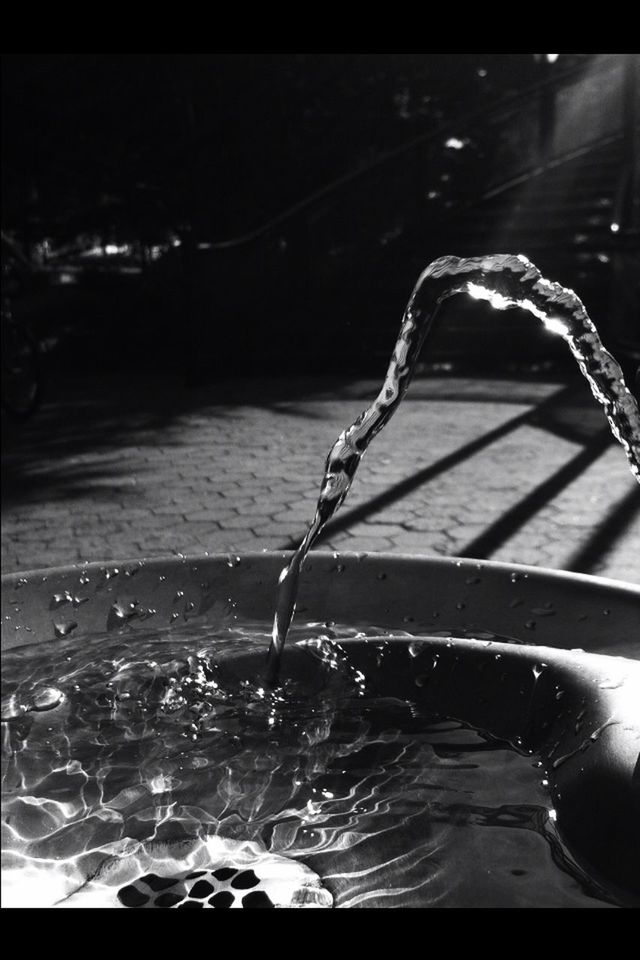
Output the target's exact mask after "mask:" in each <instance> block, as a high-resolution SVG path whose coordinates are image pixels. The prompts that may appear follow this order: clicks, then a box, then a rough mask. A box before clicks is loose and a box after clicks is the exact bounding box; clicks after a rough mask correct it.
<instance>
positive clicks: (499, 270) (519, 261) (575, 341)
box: [266, 254, 640, 685]
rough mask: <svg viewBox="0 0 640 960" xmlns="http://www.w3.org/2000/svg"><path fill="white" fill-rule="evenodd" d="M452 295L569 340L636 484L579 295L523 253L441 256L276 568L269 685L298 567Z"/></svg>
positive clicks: (615, 392)
mask: <svg viewBox="0 0 640 960" xmlns="http://www.w3.org/2000/svg"><path fill="white" fill-rule="evenodd" d="M457 293H467V294H469V295H470V296H472V297H474V298H475V299H478V300H488V301H489V303H490V304H491V305H492V306H493V307H495V308H497V309H500V310H501V309H505V308H506V307H514V306H516V307H521V308H523V309H525V310H527V311H529V313H532V314H534V316H536V317H538V318H539V319H540V320H542V322H543V323H544V325H545V327H546V328H547V330H551V331H552V332H554V333H557V334H559V335H560V336H561V337H562V339H563V340H564V341H565V343H567V345H568V346H569V349H570V350H571V353H572V354H573V356H574V357H575V360H576V362H577V363H578V366H579V367H580V370H581V371H582V373H583V374H584V376H585V377H586V378H587V380H588V381H589V385H590V387H591V391H592V393H593V395H594V397H595V398H596V400H597V401H598V402H599V403H600V404H602V406H603V407H604V412H605V414H606V417H607V419H608V421H609V424H610V426H611V432H612V433H613V435H614V437H615V438H616V439H617V440H618V441H619V442H620V443H621V444H622V447H623V449H624V451H625V453H626V455H627V458H628V460H629V463H630V466H631V472H632V473H633V475H634V476H635V478H636V479H637V480H638V482H640V413H639V412H638V406H637V404H636V401H635V400H634V398H633V396H632V395H631V393H630V392H629V390H628V389H627V387H626V385H625V382H624V377H623V375H622V370H621V369H620V366H619V364H618V363H617V362H616V360H615V359H614V358H613V357H612V356H611V354H610V353H609V352H608V351H607V350H605V348H604V347H603V345H602V342H601V340H600V337H599V336H598V331H597V330H596V328H595V326H594V325H593V323H592V322H591V320H590V319H589V315H588V314H587V311H586V310H585V308H584V305H583V303H582V301H581V300H580V298H579V297H578V296H576V294H575V293H574V292H573V291H572V290H567V289H566V288H565V287H562V286H560V284H558V283H552V282H551V281H549V280H546V279H545V278H544V277H543V276H542V275H541V274H540V271H539V270H538V269H537V268H536V267H535V266H534V265H533V264H532V263H531V262H530V261H529V260H527V258H526V257H523V256H513V255H510V254H496V255H493V256H487V257H471V258H466V259H460V258H459V257H441V258H440V259H438V260H434V261H433V263H431V264H430V265H429V266H428V267H427V269H426V270H425V271H424V272H423V273H422V274H421V276H420V278H419V280H418V282H417V284H416V287H415V289H414V291H413V293H412V295H411V298H410V300H409V303H408V304H407V308H406V310H405V313H404V317H403V320H402V326H401V328H400V334H399V336H398V339H397V341H396V345H395V348H394V351H393V355H392V357H391V362H390V364H389V369H388V370H387V375H386V377H385V380H384V383H383V384H382V389H381V390H380V393H379V394H378V396H377V397H376V399H375V400H374V401H373V403H372V404H371V406H369V407H367V409H366V410H364V411H363V412H362V413H361V414H360V416H359V417H358V418H357V420H355V421H354V423H352V424H351V426H350V427H349V428H348V429H347V430H344V431H343V432H342V433H341V434H340V436H339V437H338V439H337V440H336V442H335V444H334V445H333V447H332V448H331V450H330V451H329V455H328V457H327V461H326V465H325V473H324V478H323V481H322V487H321V490H320V496H319V498H318V505H317V508H316V514H315V517H314V518H313V521H312V523H311V524H310V526H309V529H308V530H307V533H306V536H305V537H304V540H303V541H302V543H301V544H300V546H299V547H298V549H297V550H296V551H295V553H294V555H293V558H292V559H291V562H290V563H289V565H288V566H287V567H285V568H284V569H283V571H282V573H281V574H280V580H279V589H278V598H277V606H276V614H275V618H274V624H273V634H272V640H271V646H270V648H269V653H268V657H267V669H266V683H267V684H269V685H273V683H275V681H276V679H277V676H278V671H279V666H280V657H281V654H282V649H283V647H284V643H285V640H286V637H287V632H288V630H289V626H290V624H291V620H292V618H293V614H294V611H295V605H296V597H297V592H298V579H299V576H300V570H301V569H302V565H303V563H304V561H305V558H306V556H307V553H308V552H309V550H310V549H311V547H312V545H313V543H314V542H315V540H316V539H317V537H318V536H319V534H320V532H321V531H322V529H323V528H324V526H325V525H326V523H327V522H328V521H329V520H330V519H331V517H332V516H333V514H334V513H335V512H336V511H337V509H338V508H339V507H340V505H341V504H342V503H343V502H344V500H345V498H346V496H347V494H348V492H349V489H350V487H351V484H352V482H353V478H354V476H355V473H356V470H357V469H358V465H359V464H360V460H361V459H362V456H363V454H364V453H365V451H366V449H367V447H368V446H369V444H370V443H371V441H372V440H373V438H374V437H375V436H376V434H377V433H379V432H380V430H382V428H383V427H384V425H385V424H386V422H387V421H388V420H389V419H390V418H391V416H392V415H393V414H394V413H395V411H396V409H397V408H398V406H399V404H400V401H401V400H402V398H403V396H404V394H405V393H406V391H407V388H408V386H409V384H410V382H411V378H412V376H413V373H414V370H415V366H416V362H417V360H418V356H419V354H420V350H421V348H422V344H423V343H424V341H425V339H426V337H427V334H428V333H429V331H430V330H431V327H432V325H433V322H434V320H435V318H436V315H437V312H438V309H439V307H440V305H441V304H442V303H443V302H444V301H445V300H447V299H448V298H449V297H452V296H454V295H455V294H457Z"/></svg>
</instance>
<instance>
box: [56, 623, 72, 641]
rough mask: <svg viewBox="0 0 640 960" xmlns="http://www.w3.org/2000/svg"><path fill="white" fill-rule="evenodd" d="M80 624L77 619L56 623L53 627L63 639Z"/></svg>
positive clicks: (57, 635)
mask: <svg viewBox="0 0 640 960" xmlns="http://www.w3.org/2000/svg"><path fill="white" fill-rule="evenodd" d="M77 626H78V624H77V623H76V622H75V621H73V620H72V621H71V623H54V625H53V629H54V632H55V635H56V637H58V639H61V638H62V637H68V636H69V634H70V633H71V632H72V630H75V629H76V627H77Z"/></svg>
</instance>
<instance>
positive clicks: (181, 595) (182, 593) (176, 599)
mask: <svg viewBox="0 0 640 960" xmlns="http://www.w3.org/2000/svg"><path fill="white" fill-rule="evenodd" d="M182 597H184V590H178V592H177V593H176V595H175V597H174V598H173V602H174V603H176V601H178V600H180V599H182Z"/></svg>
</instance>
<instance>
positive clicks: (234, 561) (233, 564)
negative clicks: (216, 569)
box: [227, 557, 242, 567]
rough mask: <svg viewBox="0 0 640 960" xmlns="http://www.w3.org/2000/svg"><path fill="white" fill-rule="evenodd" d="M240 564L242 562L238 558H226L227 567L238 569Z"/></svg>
mask: <svg viewBox="0 0 640 960" xmlns="http://www.w3.org/2000/svg"><path fill="white" fill-rule="evenodd" d="M241 563H242V560H241V559H240V557H228V559H227V566H228V567H239V566H240V564H241Z"/></svg>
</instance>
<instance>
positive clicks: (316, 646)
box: [2, 256, 640, 907]
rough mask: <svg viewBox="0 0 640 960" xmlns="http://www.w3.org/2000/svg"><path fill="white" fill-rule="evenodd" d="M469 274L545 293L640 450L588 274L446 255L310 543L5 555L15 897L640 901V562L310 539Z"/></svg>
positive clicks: (556, 321)
mask: <svg viewBox="0 0 640 960" xmlns="http://www.w3.org/2000/svg"><path fill="white" fill-rule="evenodd" d="M459 292H465V293H468V294H470V295H472V296H476V297H484V298H487V299H489V300H490V302H491V303H493V305H494V306H498V307H500V306H506V305H508V304H511V303H516V304H519V305H522V306H525V308H527V309H529V310H531V311H532V312H534V313H535V314H536V315H538V316H539V317H540V318H541V319H542V320H543V322H544V323H545V325H546V326H547V327H549V329H552V330H555V331H556V332H557V333H559V334H560V336H562V337H563V339H565V340H566V341H567V343H568V344H569V347H570V349H571V350H572V352H573V354H574V356H575V357H576V359H577V360H578V362H579V364H580V367H581V369H582V371H583V373H585V375H586V376H587V377H588V379H589V382H590V384H591V387H592V390H593V392H594V395H595V396H596V399H597V400H598V401H599V402H600V403H602V404H603V406H604V408H605V413H606V415H607V417H608V418H609V421H610V424H611V427H612V431H613V432H614V435H615V436H616V437H617V439H618V440H620V442H621V444H622V445H623V447H624V449H625V452H626V454H627V457H628V459H629V461H630V464H631V468H632V471H633V472H634V474H635V475H636V476H638V460H639V448H638V437H639V436H640V428H639V423H638V411H637V407H636V405H635V402H634V401H633V399H632V398H631V396H630V394H629V392H628V391H627V390H626V387H625V386H624V382H623V380H622V376H621V373H620V369H619V367H618V365H617V364H616V363H615V361H614V360H613V358H612V357H611V356H610V354H608V353H607V352H606V351H605V350H604V348H603V347H602V345H601V343H600V341H599V338H598V336H597V333H596V331H595V328H594V327H593V325H592V324H591V322H590V321H589V319H588V317H587V315H586V312H585V311H584V308H583V307H582V304H581V303H580V301H579V300H578V298H577V297H575V295H574V294H572V293H571V292H570V291H567V290H564V289H563V288H561V287H559V286H558V285H556V284H550V283H549V282H548V281H546V280H544V279H543V278H541V277H540V275H539V273H538V272H537V271H536V270H535V268H534V267H533V266H532V265H531V264H530V263H529V262H528V261H526V260H525V259H524V258H521V257H506V256H505V257H489V258H482V259H481V260H465V261H460V260H457V259H456V258H443V259H442V260H439V261H436V262H435V263H434V264H432V265H431V266H430V267H429V268H427V270H426V271H425V273H424V274H423V275H422V277H421V278H420V281H419V282H418V285H417V287H416V290H415V291H414V294H413V296H412V298H411V300H410V302H409V305H408V307H407V311H406V313H405V317H404V320H403V324H402V328H401V332H400V336H399V338H398V343H397V345H396V349H395V351H394V355H393V357H392V361H391V364H390V367H389V371H388V373H387V377H386V380H385V383H384V385H383V388H382V391H381V393H380V395H379V397H378V399H377V400H376V402H375V403H374V404H373V405H372V407H370V408H369V409H368V410H366V411H364V413H363V414H362V415H361V417H359V418H358V420H357V421H356V422H355V423H354V424H353V425H352V427H350V428H349V429H348V430H346V431H345V432H344V433H343V434H342V435H341V436H340V438H339V439H338V441H337V443H336V444H335V445H334V447H333V449H332V451H331V452H330V454H329V457H328V459H327V467H326V472H325V477H324V481H323V485H322V490H321V495H320V500H319V504H318V511H317V513H316V517H315V519H314V521H313V523H312V525H311V527H310V530H309V532H308V534H307V536H306V538H305V540H304V542H303V544H302V545H301V547H300V548H299V550H298V551H296V552H295V553H294V554H293V556H288V555H279V554H271V555H268V554H259V555H245V556H243V557H241V558H229V557H204V558H186V557H182V558H178V559H175V558H173V559H171V560H153V561H145V560H139V561H128V562H123V563H121V564H97V563H96V564H86V565H83V566H81V567H68V568H62V569H51V570H41V571H35V572H28V573H25V574H22V575H13V576H10V577H7V578H3V621H2V623H3V641H2V642H3V653H4V654H5V659H6V665H7V669H6V675H7V677H8V682H7V696H6V698H5V699H4V700H3V719H4V720H5V721H6V722H5V723H4V724H3V727H4V734H5V747H6V749H5V758H4V763H5V797H6V804H5V818H4V829H5V834H6V836H7V838H8V843H7V846H8V848H9V853H8V854H7V858H6V864H5V870H6V876H7V889H10V890H11V891H12V895H13V897H14V900H17V901H18V902H19V901H20V899H21V898H22V900H24V901H25V903H24V905H28V902H33V897H34V895H35V894H34V891H36V890H37V891H41V896H42V898H43V900H46V899H47V898H48V901H49V902H50V903H53V902H56V903H60V905H67V906H71V907H73V906H82V905H93V904H95V903H100V904H103V903H113V905H118V904H124V905H135V906H141V905H147V904H149V905H151V904H152V903H153V904H155V905H159V906H163V905H164V906H194V905H195V906H204V905H205V903H206V904H207V905H211V906H232V905H233V906H240V905H245V906H269V905H271V904H274V903H275V904H277V905H281V906H286V905H298V906H330V905H331V904H332V903H333V904H335V905H336V906H358V905H365V906H371V905H374V906H382V905H410V906H424V905H430V904H444V905H451V906H456V905H506V904H509V905H515V904H522V905H524V904H527V905H553V904H559V905H572V906H582V905H600V906H606V905H612V904H632V903H634V904H637V903H638V902H640V899H639V898H640V887H639V886H638V877H639V876H640V869H639V867H640V864H639V858H638V853H637V851H638V850H639V849H640V843H639V842H638V841H639V840H640V817H639V816H638V813H639V812H640V798H639V792H640V783H639V782H638V774H637V770H638V753H639V749H640V717H639V716H638V710H637V706H636V704H637V702H638V698H639V697H640V666H639V665H638V663H637V659H638V657H639V656H640V631H639V630H638V625H639V623H640V589H638V588H635V587H632V586H631V585H625V584H620V583H615V582H612V581H606V580H602V579H600V578H593V577H586V576H578V575H571V574H565V573H560V572H556V571H548V570H542V569H539V568H534V567H525V566H521V565H520V566H519V565H504V564H499V563H492V562H476V561H470V560H462V559H433V558H412V557H398V556H388V555H375V556H366V555H342V556H340V557H339V558H336V557H334V556H333V555H329V554H323V553H317V554H316V553H314V554H312V555H311V556H309V557H308V556H307V553H308V550H309V548H310V546H311V544H312V542H313V541H314V539H315V537H316V536H317V535H318V533H319V532H320V529H321V528H322V527H323V526H324V524H325V523H326V522H327V520H328V519H329V517H330V516H331V515H332V514H333V513H334V512H335V510H336V509H337V508H338V507H339V506H340V504H341V503H342V502H343V500H344V498H345V496H346V495H347V493H348V490H349V487H350V484H351V481H352V479H353V476H354V474H355V471H356V469H357V466H358V464H359V462H360V459H361V457H362V455H363V453H364V451H365V449H366V447H367V445H368V443H369V442H370V440H371V439H372V438H373V437H374V436H375V434H376V433H377V432H379V430H380V429H381V428H382V426H383V425H384V423H385V422H386V421H387V420H388V419H389V417H390V416H391V415H392V413H393V412H394V410H395V409H396V408H397V406H398V404H399V403H400V401H401V399H402V396H403V394H404V392H405V391H406V389H407V387H408V384H409V380H410V378H411V373H412V370H413V367H414V365H415V361H416V359H417V356H418V353H419V351H420V348H421V346H422V343H423V341H424V338H425V337H426V335H427V332H428V330H429V328H430V327H431V324H432V322H433V319H434V316H435V313H436V311H437V307H438V305H439V304H440V303H441V302H442V301H443V300H444V299H446V298H447V297H449V296H451V295H453V294H454V293H459ZM480 495H481V494H480ZM284 559H286V560H287V561H288V563H287V565H286V566H285V568H284V570H282V563H283V560H284ZM278 581H280V596H279V601H278V605H277V615H276V620H275V624H274V625H273V630H271V628H270V620H271V617H272V612H273V605H274V597H275V591H276V584H277V583H278ZM296 603H297V607H298V618H297V620H299V619H300V617H301V614H304V617H303V621H304V622H301V623H298V622H297V620H296V621H294V622H293V624H292V618H293V613H294V609H295V607H296ZM287 635H288V637H289V639H288V643H287V646H286V647H285V639H286V637H287ZM47 641H50V642H47ZM267 649H268V650H269V655H268V661H267V669H266V676H265V658H266V654H267ZM35 653H37V655H38V656H37V659H36V658H35ZM45 763H48V764H49V766H48V769H44V767H43V764H45ZM496 858H497V859H496ZM54 860H56V861H57V864H56V869H55V870H54V868H53V867H52V862H53V861H54ZM27 884H28V889H29V891H30V892H29V893H26V892H25V891H26V889H27ZM245 891H248V892H245ZM245 897H247V898H250V899H248V900H247V902H246V903H243V900H244V898H245ZM29 898H31V899H30V901H29ZM154 898H155V899H154ZM162 898H164V900H163V899H162ZM256 898H257V899H256Z"/></svg>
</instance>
